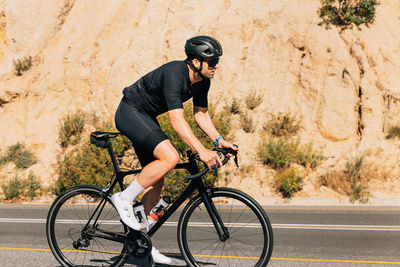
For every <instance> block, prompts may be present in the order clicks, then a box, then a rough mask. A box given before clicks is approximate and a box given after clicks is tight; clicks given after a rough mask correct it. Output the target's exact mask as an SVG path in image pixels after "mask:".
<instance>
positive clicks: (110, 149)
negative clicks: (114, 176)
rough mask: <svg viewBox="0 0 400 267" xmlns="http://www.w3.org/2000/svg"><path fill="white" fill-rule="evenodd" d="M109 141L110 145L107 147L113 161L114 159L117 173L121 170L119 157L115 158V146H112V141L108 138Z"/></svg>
mask: <svg viewBox="0 0 400 267" xmlns="http://www.w3.org/2000/svg"><path fill="white" fill-rule="evenodd" d="M107 141H108V142H109V144H110V145H109V146H108V147H107V149H108V153H109V154H110V157H111V161H112V163H113V166H114V170H115V172H116V173H117V172H119V171H120V170H119V165H118V162H117V159H116V158H115V154H114V151H113V148H112V143H111V142H110V140H107Z"/></svg>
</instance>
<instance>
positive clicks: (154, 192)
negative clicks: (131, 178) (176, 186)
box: [142, 177, 164, 215]
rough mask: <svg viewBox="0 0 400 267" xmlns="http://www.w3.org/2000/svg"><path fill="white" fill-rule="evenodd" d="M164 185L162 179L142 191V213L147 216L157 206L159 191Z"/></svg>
mask: <svg viewBox="0 0 400 267" xmlns="http://www.w3.org/2000/svg"><path fill="white" fill-rule="evenodd" d="M163 185H164V177H163V178H161V179H160V180H158V181H157V182H156V183H155V184H153V186H150V187H148V188H146V190H145V191H143V197H142V202H143V206H144V211H145V212H146V214H147V215H149V213H150V211H151V209H152V208H153V207H154V206H155V205H156V204H157V202H158V201H159V199H160V194H161V189H162V187H163Z"/></svg>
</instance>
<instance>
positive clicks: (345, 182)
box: [321, 156, 371, 203]
mask: <svg viewBox="0 0 400 267" xmlns="http://www.w3.org/2000/svg"><path fill="white" fill-rule="evenodd" d="M368 170H370V168H369V167H368V165H366V164H365V161H364V156H359V157H355V158H352V159H350V160H349V161H348V162H346V166H345V168H344V169H343V170H340V171H331V172H328V173H327V174H325V175H323V176H321V185H324V186H326V187H328V188H330V189H332V190H334V191H336V192H338V193H341V194H344V195H347V196H349V198H350V202H352V203H353V202H356V201H358V202H360V203H367V202H368V200H369V197H370V196H371V194H370V192H369V191H368V187H367V183H368V181H369V179H370V176H369V175H370V172H369V171H368Z"/></svg>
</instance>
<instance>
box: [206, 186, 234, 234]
mask: <svg viewBox="0 0 400 267" xmlns="http://www.w3.org/2000/svg"><path fill="white" fill-rule="evenodd" d="M202 187H203V189H204V190H199V192H200V197H201V199H202V200H203V203H204V206H206V209H207V212H208V215H209V216H210V219H211V221H212V223H213V224H214V227H215V230H216V231H217V233H218V236H219V239H220V240H221V241H222V242H225V241H226V240H228V239H229V232H228V228H226V227H225V225H224V222H223V221H222V219H221V216H220V215H219V212H218V210H217V208H216V207H215V205H214V202H212V200H211V197H210V196H211V194H212V191H211V190H212V188H205V187H204V185H202Z"/></svg>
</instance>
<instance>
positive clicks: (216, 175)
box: [212, 162, 219, 178]
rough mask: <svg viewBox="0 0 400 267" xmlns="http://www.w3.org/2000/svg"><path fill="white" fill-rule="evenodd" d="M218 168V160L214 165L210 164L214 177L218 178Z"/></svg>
mask: <svg viewBox="0 0 400 267" xmlns="http://www.w3.org/2000/svg"><path fill="white" fill-rule="evenodd" d="M218 168H219V164H218V162H217V163H216V164H215V165H214V166H212V169H213V173H214V176H215V178H218Z"/></svg>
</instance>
